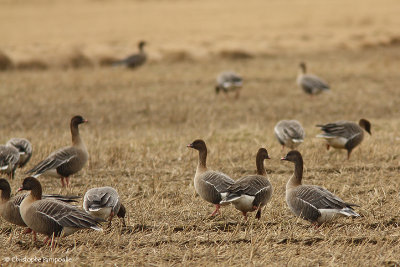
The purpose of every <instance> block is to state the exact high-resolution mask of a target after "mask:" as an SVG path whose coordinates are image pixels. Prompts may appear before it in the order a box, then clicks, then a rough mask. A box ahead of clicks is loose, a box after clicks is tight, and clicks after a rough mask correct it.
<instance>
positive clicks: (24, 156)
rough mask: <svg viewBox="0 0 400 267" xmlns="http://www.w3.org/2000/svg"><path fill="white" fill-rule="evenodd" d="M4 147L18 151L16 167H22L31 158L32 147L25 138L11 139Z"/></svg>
mask: <svg viewBox="0 0 400 267" xmlns="http://www.w3.org/2000/svg"><path fill="white" fill-rule="evenodd" d="M6 145H12V146H14V147H15V148H16V149H18V151H19V161H18V167H20V168H22V167H24V166H25V165H26V164H27V163H28V162H29V160H30V159H31V157H32V145H31V143H30V142H29V141H28V140H27V139H25V138H11V139H10V140H8V142H7V143H6Z"/></svg>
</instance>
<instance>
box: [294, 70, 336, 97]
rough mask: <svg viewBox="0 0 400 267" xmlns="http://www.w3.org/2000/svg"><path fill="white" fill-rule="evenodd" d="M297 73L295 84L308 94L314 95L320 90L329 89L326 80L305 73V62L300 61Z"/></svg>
mask: <svg viewBox="0 0 400 267" xmlns="http://www.w3.org/2000/svg"><path fill="white" fill-rule="evenodd" d="M299 67H300V69H299V74H298V75H297V84H298V85H299V86H300V87H301V88H302V89H303V90H304V92H306V93H307V94H310V95H316V94H319V93H321V92H322V91H327V90H329V85H328V84H327V82H325V81H324V80H322V79H321V78H319V77H318V76H316V75H313V74H307V67H306V63H304V62H301V63H300V65H299Z"/></svg>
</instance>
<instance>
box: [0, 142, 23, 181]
mask: <svg viewBox="0 0 400 267" xmlns="http://www.w3.org/2000/svg"><path fill="white" fill-rule="evenodd" d="M19 157H20V154H19V152H18V149H16V148H15V147H14V146H12V145H0V172H2V173H6V174H7V175H8V176H9V177H10V178H11V179H13V178H14V176H15V170H16V169H17V167H18V162H19Z"/></svg>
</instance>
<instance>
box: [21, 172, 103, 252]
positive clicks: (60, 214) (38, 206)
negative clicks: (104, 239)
mask: <svg viewBox="0 0 400 267" xmlns="http://www.w3.org/2000/svg"><path fill="white" fill-rule="evenodd" d="M21 190H27V191H31V192H30V194H29V195H28V196H27V197H25V198H24V200H23V201H22V202H21V205H20V213H21V217H22V220H23V221H24V222H25V223H26V225H27V226H28V227H29V228H30V229H32V231H34V232H36V233H41V234H44V235H47V238H46V239H45V241H44V243H45V244H46V243H47V242H48V241H49V240H51V238H52V236H53V235H54V237H61V236H67V235H70V234H73V233H74V232H76V231H78V230H80V229H89V228H91V229H94V230H98V231H101V230H102V229H101V228H100V227H99V223H100V221H102V220H100V219H97V218H94V217H92V216H91V215H90V214H88V213H86V212H85V211H83V210H80V209H78V208H77V207H75V206H72V205H69V204H67V203H64V202H61V201H57V200H53V199H42V186H41V184H40V182H39V181H38V180H37V179H36V178H34V177H27V178H25V179H24V181H23V183H22V186H21V187H20V188H19V191H21ZM53 244H54V243H53Z"/></svg>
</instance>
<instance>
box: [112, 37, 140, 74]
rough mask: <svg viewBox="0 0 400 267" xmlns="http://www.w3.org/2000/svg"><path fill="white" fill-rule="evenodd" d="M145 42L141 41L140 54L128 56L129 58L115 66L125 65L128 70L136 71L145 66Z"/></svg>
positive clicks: (116, 63)
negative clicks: (135, 69)
mask: <svg viewBox="0 0 400 267" xmlns="http://www.w3.org/2000/svg"><path fill="white" fill-rule="evenodd" d="M145 45H146V42H145V41H140V42H139V44H138V47H139V53H137V54H133V55H131V56H128V57H127V58H125V59H123V60H120V61H117V62H115V63H114V64H113V65H114V66H118V65H125V66H126V67H127V68H130V69H134V68H137V67H139V66H141V65H143V64H144V63H145V62H146V60H147V54H146V52H145V51H144V46H145Z"/></svg>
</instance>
